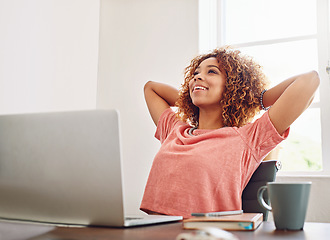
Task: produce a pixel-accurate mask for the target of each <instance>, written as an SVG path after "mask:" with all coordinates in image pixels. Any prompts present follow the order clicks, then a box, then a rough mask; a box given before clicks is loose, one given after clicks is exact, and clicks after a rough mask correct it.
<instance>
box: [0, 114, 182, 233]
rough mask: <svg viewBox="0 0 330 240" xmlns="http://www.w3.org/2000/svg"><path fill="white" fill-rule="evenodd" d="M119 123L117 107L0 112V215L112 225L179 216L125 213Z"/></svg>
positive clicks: (166, 219)
mask: <svg viewBox="0 0 330 240" xmlns="http://www.w3.org/2000/svg"><path fill="white" fill-rule="evenodd" d="M119 128H120V126H119V115H118V112H117V111H116V110H86V111H70V112H54V113H26V114H12V115H2V116H0V195H1V197H0V218H2V219H9V220H23V221H24V220H26V221H35V222H43V223H52V224H58V225H93V226H94V225H95V226H114V227H128V226H137V225H145V224H154V223H160V222H169V221H178V220H181V219H182V217H180V216H160V215H153V216H147V215H143V214H142V212H141V216H140V215H139V216H126V217H125V214H124V213H125V211H124V204H123V198H124V194H123V187H122V186H123V182H122V168H121V150H120V130H119ZM125 218H127V219H128V220H125Z"/></svg>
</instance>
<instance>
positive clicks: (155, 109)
mask: <svg viewBox="0 0 330 240" xmlns="http://www.w3.org/2000/svg"><path fill="white" fill-rule="evenodd" d="M144 98H145V100H146V102H147V106H148V109H149V113H150V115H151V118H152V120H153V121H154V123H155V124H156V126H157V124H158V120H159V118H160V116H161V115H162V113H163V112H164V111H165V110H166V109H167V108H169V107H171V106H174V104H175V102H176V100H177V99H178V98H179V91H178V90H177V89H175V88H173V87H171V86H169V85H166V84H163V83H158V82H152V81H149V82H147V83H146V84H145V85H144Z"/></svg>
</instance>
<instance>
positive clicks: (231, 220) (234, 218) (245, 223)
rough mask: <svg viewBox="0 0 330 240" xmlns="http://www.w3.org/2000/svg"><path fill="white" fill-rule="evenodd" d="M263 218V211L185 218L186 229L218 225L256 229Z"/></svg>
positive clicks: (232, 228) (237, 228)
mask: <svg viewBox="0 0 330 240" xmlns="http://www.w3.org/2000/svg"><path fill="white" fill-rule="evenodd" d="M262 220H263V214H262V213H241V214H237V215H226V216H218V217H215V216H212V217H192V218H188V219H185V220H183V228H184V229H199V228H204V227H218V228H221V229H224V230H243V231H253V230H256V229H257V228H258V227H259V226H260V224H261V223H262Z"/></svg>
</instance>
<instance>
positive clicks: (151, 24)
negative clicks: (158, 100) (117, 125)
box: [97, 0, 198, 213]
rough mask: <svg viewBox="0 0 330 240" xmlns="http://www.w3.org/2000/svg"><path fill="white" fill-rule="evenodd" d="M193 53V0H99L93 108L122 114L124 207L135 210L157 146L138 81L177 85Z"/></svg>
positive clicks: (195, 34) (195, 24) (195, 37)
mask: <svg viewBox="0 0 330 240" xmlns="http://www.w3.org/2000/svg"><path fill="white" fill-rule="evenodd" d="M197 53H198V1H197V0H176V1H168V0H139V1H136V0H101V15H100V51H99V76H98V95H97V107H98V108H117V109H119V111H120V113H121V123H122V125H121V130H122V144H123V165H124V166H123V169H124V181H125V189H124V190H125V197H126V198H125V200H126V201H125V207H126V210H127V212H129V213H138V212H139V210H138V209H139V205H140V202H141V198H142V194H143V191H144V187H145V183H146V181H147V177H148V174H149V170H150V167H151V163H152V160H153V158H154V155H155V154H156V152H157V150H158V148H159V145H158V141H157V140H155V138H154V137H153V136H154V131H155V127H154V124H153V122H152V120H151V118H150V117H149V113H148V111H147V108H146V105H145V102H144V97H143V86H144V84H145V83H146V82H147V81H148V80H156V81H161V82H166V83H168V84H172V85H174V86H177V87H179V85H180V84H181V82H182V81H183V70H184V68H185V67H186V66H187V65H188V63H189V61H190V60H191V58H192V57H194V56H195V55H196V54H197Z"/></svg>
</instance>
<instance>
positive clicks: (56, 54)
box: [0, 0, 99, 113]
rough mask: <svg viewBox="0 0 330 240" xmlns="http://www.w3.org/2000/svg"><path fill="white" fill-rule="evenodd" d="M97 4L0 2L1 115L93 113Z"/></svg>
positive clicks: (83, 0) (83, 1)
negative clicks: (55, 112)
mask: <svg viewBox="0 0 330 240" xmlns="http://www.w3.org/2000/svg"><path fill="white" fill-rule="evenodd" d="M98 33H99V1H95V0H80V1H73V0H56V1H53V0H28V1H27V0H0V113H15V112H39V111H61V110H71V109H86V108H95V106H96V87H97V77H96V76H97V63H98V43H99V42H98V41H99V36H98Z"/></svg>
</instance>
